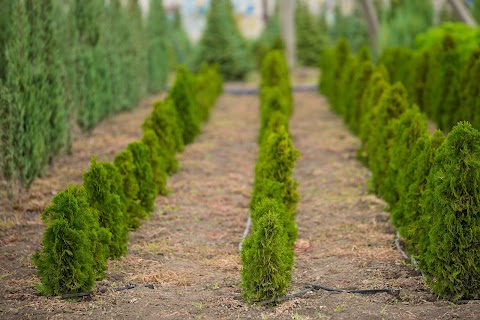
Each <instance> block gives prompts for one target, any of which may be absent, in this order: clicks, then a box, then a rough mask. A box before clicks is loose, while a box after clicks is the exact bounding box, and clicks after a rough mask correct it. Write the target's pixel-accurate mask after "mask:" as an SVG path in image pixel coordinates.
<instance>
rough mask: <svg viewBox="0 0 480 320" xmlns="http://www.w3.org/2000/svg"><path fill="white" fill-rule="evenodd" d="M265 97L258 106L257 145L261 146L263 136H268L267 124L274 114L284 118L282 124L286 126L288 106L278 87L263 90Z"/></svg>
mask: <svg viewBox="0 0 480 320" xmlns="http://www.w3.org/2000/svg"><path fill="white" fill-rule="evenodd" d="M262 94H263V96H264V97H265V98H264V99H263V101H262V102H261V106H260V109H261V111H260V131H259V134H258V143H259V144H261V142H262V141H263V139H264V137H265V135H268V134H269V133H270V131H269V130H268V127H269V122H270V120H271V118H272V116H273V114H274V113H280V114H282V115H283V116H284V123H285V124H287V125H288V115H289V112H290V110H289V106H288V101H287V98H286V97H285V94H284V92H282V91H281V89H280V88H279V87H268V88H265V89H264V90H263V93H262Z"/></svg>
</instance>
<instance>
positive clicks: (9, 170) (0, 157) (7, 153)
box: [0, 83, 18, 196]
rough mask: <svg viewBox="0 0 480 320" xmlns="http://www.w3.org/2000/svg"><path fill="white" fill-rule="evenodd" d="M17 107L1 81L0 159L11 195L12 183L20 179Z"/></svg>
mask: <svg viewBox="0 0 480 320" xmlns="http://www.w3.org/2000/svg"><path fill="white" fill-rule="evenodd" d="M16 109H17V107H16V106H15V105H14V101H13V97H12V94H11V93H10V91H9V90H8V88H7V87H5V86H3V85H2V84H1V83H0V161H1V169H2V170H1V172H2V176H3V177H4V178H5V179H6V180H7V181H9V182H10V188H9V189H10V191H9V196H11V195H12V194H11V192H12V189H13V188H12V183H13V182H16V181H17V179H18V172H17V170H16V163H15V161H16V158H17V154H16V152H15V151H16V143H17V142H18V140H17V139H16V137H15V136H14V133H15V132H16V130H18V129H17V128H15V125H16V124H17V120H18V119H16V115H17V112H16V111H17V110H16Z"/></svg>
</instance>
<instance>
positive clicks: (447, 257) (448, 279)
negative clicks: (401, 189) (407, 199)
mask: <svg viewBox="0 0 480 320" xmlns="http://www.w3.org/2000/svg"><path fill="white" fill-rule="evenodd" d="M479 183H480V133H479V132H478V131H477V130H476V129H474V128H473V127H472V126H471V124H470V123H468V122H460V123H458V124H457V125H456V126H455V127H454V128H453V129H452V131H451V132H450V133H449V134H448V136H447V138H446V140H445V142H444V143H443V144H442V145H441V146H440V148H439V149H438V151H437V155H436V157H435V166H434V168H433V169H432V170H431V172H430V175H429V177H428V182H427V190H426V192H425V197H424V203H425V206H424V208H426V209H430V208H431V209H433V210H432V211H430V212H428V213H429V216H425V217H424V218H426V219H425V220H424V222H425V223H427V224H428V226H430V227H429V228H428V229H427V230H426V231H427V232H425V234H424V235H423V236H422V237H421V239H420V244H419V249H420V266H421V268H422V270H423V271H424V273H425V275H426V277H427V281H428V282H429V283H430V284H431V286H432V288H433V291H434V292H435V293H436V294H438V295H440V296H443V297H448V298H451V299H453V300H458V299H478V298H479V297H480V281H479V280H480V268H479V265H480V254H479V248H480V198H479V195H478V192H477V186H478V185H479ZM428 213H427V214H428Z"/></svg>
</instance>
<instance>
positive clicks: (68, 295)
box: [60, 283, 155, 299]
mask: <svg viewBox="0 0 480 320" xmlns="http://www.w3.org/2000/svg"><path fill="white" fill-rule="evenodd" d="M136 287H138V285H136V284H133V283H127V284H126V285H125V286H124V287H120V288H113V291H123V290H129V289H133V288H136ZM141 287H145V288H148V289H155V287H154V285H153V284H144V285H141ZM105 292H107V290H104V291H103V290H102V291H101V290H97V292H96V293H105ZM93 294H94V291H85V292H78V293H65V294H62V295H61V296H60V297H61V298H62V299H72V298H83V297H89V296H92V295H93Z"/></svg>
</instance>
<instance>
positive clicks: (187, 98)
mask: <svg viewBox="0 0 480 320" xmlns="http://www.w3.org/2000/svg"><path fill="white" fill-rule="evenodd" d="M190 77H191V75H190V74H189V73H188V71H187V69H186V68H185V67H184V66H181V67H180V68H178V70H177V78H176V79H175V83H174V85H173V87H172V88H171V89H170V92H169V98H170V99H172V102H173V104H174V106H175V109H176V110H177V115H178V119H179V120H180V121H179V123H180V126H181V128H182V137H183V142H184V143H185V144H189V143H192V142H193V140H194V139H195V137H196V136H197V135H198V134H199V133H200V115H199V114H198V106H197V104H196V100H195V97H194V91H192V86H191V84H192V83H191V79H190Z"/></svg>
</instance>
